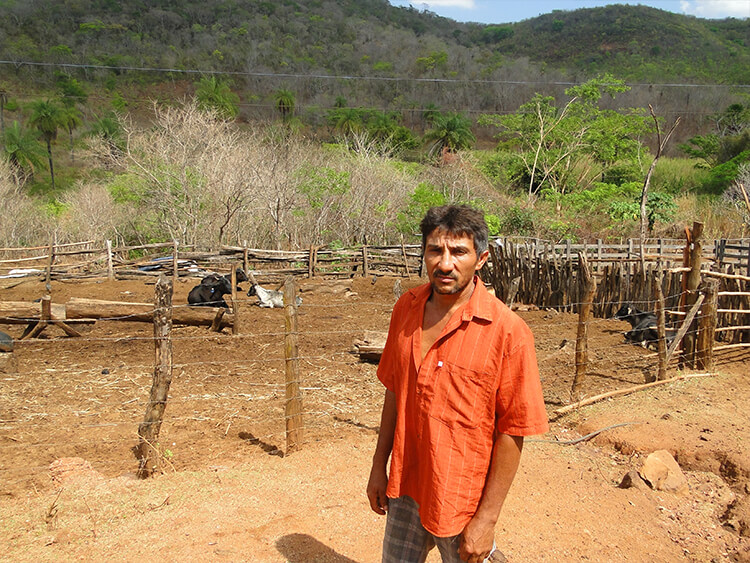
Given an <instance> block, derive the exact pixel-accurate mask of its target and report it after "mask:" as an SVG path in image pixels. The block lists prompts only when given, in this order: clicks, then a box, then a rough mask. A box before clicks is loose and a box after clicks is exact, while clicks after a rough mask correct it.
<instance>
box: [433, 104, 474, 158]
mask: <svg viewBox="0 0 750 563" xmlns="http://www.w3.org/2000/svg"><path fill="white" fill-rule="evenodd" d="M424 140H425V142H427V143H428V144H429V145H430V154H435V153H437V152H440V151H442V150H446V151H448V152H458V151H460V150H462V149H467V148H469V147H471V146H472V145H473V144H474V143H475V142H476V140H477V139H476V137H475V136H474V133H472V131H471V120H470V119H469V118H468V117H466V116H464V115H462V114H460V113H453V112H448V113H441V114H438V115H435V117H434V118H433V119H432V128H431V129H430V130H429V131H427V133H425V135H424Z"/></svg>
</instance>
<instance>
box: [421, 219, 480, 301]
mask: <svg viewBox="0 0 750 563" xmlns="http://www.w3.org/2000/svg"><path fill="white" fill-rule="evenodd" d="M488 254H489V251H487V250H485V251H484V252H483V253H482V254H481V255H480V256H477V252H476V249H475V248H474V239H473V237H471V236H470V235H454V234H451V233H448V232H446V231H443V230H442V229H435V230H434V231H432V232H431V233H430V234H429V235H427V241H426V243H425V249H424V261H425V268H426V269H427V276H428V277H429V279H430V284H431V285H432V290H433V291H434V292H435V293H440V294H443V295H453V294H457V293H461V292H462V291H463V290H464V289H466V288H467V287H468V285H469V284H470V283H471V281H472V279H473V278H474V273H475V272H476V271H477V270H479V269H481V268H482V266H484V263H485V262H486V261H487V256H488Z"/></svg>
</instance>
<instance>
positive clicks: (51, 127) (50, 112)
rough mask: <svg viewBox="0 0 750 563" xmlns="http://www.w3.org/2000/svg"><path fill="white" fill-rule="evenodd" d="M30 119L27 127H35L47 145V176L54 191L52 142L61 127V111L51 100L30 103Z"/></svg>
mask: <svg viewBox="0 0 750 563" xmlns="http://www.w3.org/2000/svg"><path fill="white" fill-rule="evenodd" d="M29 107H30V108H31V117H30V118H29V125H31V126H32V127H36V128H37V129H38V130H39V132H40V133H41V134H42V137H43V138H44V140H45V142H46V143H47V158H48V159H49V174H50V178H51V180H52V189H53V190H54V189H55V168H54V166H53V164H52V141H54V140H55V139H56V138H57V129H58V128H59V127H61V126H62V110H61V108H60V106H58V105H56V104H55V103H54V102H52V101H51V100H46V101H44V100H37V101H35V102H31V104H30V106H29Z"/></svg>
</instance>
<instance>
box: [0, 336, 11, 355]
mask: <svg viewBox="0 0 750 563" xmlns="http://www.w3.org/2000/svg"><path fill="white" fill-rule="evenodd" d="M12 351H13V338H11V336H10V335H8V334H5V333H4V332H0V352H12Z"/></svg>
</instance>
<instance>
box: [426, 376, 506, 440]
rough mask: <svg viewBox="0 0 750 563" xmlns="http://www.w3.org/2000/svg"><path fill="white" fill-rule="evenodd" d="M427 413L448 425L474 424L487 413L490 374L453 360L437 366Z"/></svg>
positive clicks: (476, 424)
mask: <svg viewBox="0 0 750 563" xmlns="http://www.w3.org/2000/svg"><path fill="white" fill-rule="evenodd" d="M437 373H438V375H437V377H436V381H435V395H434V397H433V400H432V405H431V408H430V411H429V412H430V416H431V417H432V418H435V419H437V420H439V421H441V422H443V423H444V424H446V425H447V426H449V427H450V428H456V427H464V428H476V427H477V426H479V425H480V424H481V422H482V420H483V419H484V420H487V418H488V417H489V401H490V397H491V394H492V381H493V378H492V376H491V375H490V374H488V373H483V372H478V371H475V370H472V369H470V368H466V367H462V366H459V365H456V364H451V363H447V362H446V363H445V364H444V365H443V366H442V367H441V368H439V369H438V370H437Z"/></svg>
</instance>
